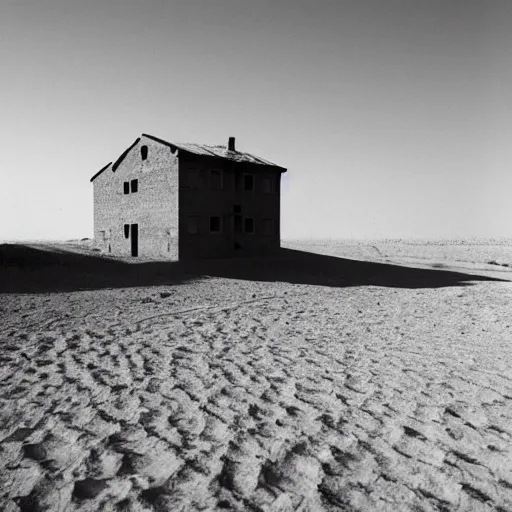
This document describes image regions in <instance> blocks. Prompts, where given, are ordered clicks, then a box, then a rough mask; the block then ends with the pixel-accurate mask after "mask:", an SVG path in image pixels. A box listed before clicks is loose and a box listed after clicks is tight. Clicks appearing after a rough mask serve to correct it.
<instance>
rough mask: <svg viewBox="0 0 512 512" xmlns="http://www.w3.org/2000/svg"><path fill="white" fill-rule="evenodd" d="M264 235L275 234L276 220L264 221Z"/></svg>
mask: <svg viewBox="0 0 512 512" xmlns="http://www.w3.org/2000/svg"><path fill="white" fill-rule="evenodd" d="M263 234H264V235H273V234H274V219H263Z"/></svg>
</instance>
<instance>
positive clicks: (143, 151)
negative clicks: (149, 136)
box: [140, 146, 148, 160]
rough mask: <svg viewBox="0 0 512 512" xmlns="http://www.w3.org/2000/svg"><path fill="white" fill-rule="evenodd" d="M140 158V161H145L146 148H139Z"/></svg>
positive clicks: (146, 155)
mask: <svg viewBox="0 0 512 512" xmlns="http://www.w3.org/2000/svg"><path fill="white" fill-rule="evenodd" d="M140 156H141V158H142V160H146V159H147V157H148V147H147V146H141V148H140Z"/></svg>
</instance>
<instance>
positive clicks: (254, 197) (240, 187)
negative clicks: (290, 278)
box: [91, 135, 286, 260]
mask: <svg viewBox="0 0 512 512" xmlns="http://www.w3.org/2000/svg"><path fill="white" fill-rule="evenodd" d="M230 146H231V148H230ZM285 171H286V169H284V168H282V167H279V166H277V165H275V164H272V163H270V162H268V161H266V160H263V159H261V158H258V157H254V156H253V155H250V154H248V153H241V152H238V151H235V149H234V139H230V141H229V144H228V147H224V146H203V145H197V144H173V143H169V142H166V141H162V140H160V139H157V138H155V137H152V136H150V135H143V136H142V137H141V138H139V139H137V140H136V141H135V143H134V144H132V146H130V148H128V150H126V151H125V152H124V153H123V154H122V155H121V157H120V158H119V159H118V160H117V161H116V162H115V163H114V164H109V165H108V166H106V167H105V168H103V169H102V170H101V171H100V172H99V173H97V174H96V175H95V176H93V178H92V179H91V181H92V182H93V185H94V236H95V241H96V245H97V246H98V247H99V248H100V249H101V250H102V251H104V252H108V253H110V254H113V255H120V256H138V257H142V258H150V259H170V260H178V259H179V260H189V259H196V258H212V257H234V256H237V257H238V256H252V255H261V254H269V253H272V252H274V251H276V250H277V249H278V248H279V246H280V190H281V174H282V173H283V172H285Z"/></svg>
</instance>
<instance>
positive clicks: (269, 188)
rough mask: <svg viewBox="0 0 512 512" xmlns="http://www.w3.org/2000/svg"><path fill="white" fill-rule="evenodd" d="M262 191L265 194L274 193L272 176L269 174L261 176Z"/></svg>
mask: <svg viewBox="0 0 512 512" xmlns="http://www.w3.org/2000/svg"><path fill="white" fill-rule="evenodd" d="M263 192H264V193H265V194H273V193H274V178H273V177H271V176H265V178H263Z"/></svg>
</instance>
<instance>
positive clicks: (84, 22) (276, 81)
mask: <svg viewBox="0 0 512 512" xmlns="http://www.w3.org/2000/svg"><path fill="white" fill-rule="evenodd" d="M0 64H1V72H0V73H1V80H0V98H1V99H0V109H1V110H0V141H1V142H0V148H1V153H2V159H1V162H0V175H1V176H2V185H1V186H0V219H1V220H0V239H3V240H22V239H53V240H55V239H70V238H82V237H91V236H92V233H93V215H92V212H93V210H92V184H91V183H90V182H89V179H90V178H91V177H92V176H93V175H94V174H95V173H96V172H97V171H98V170H99V169H100V168H102V167H103V166H104V165H105V164H107V163H108V162H110V161H112V160H115V159H116V158H117V157H118V156H119V155H120V154H121V153H122V151H123V150H124V149H125V148H126V147H128V146H129V145H130V144H131V143H132V142H133V141H134V140H135V139H136V138H137V137H138V136H139V135H140V134H141V133H144V132H145V133H150V134H152V135H155V136H157V137H159V138H163V139H166V140H170V141H176V142H198V143H204V144H225V143H227V139H228V137H230V136H234V137H236V145H237V149H239V150H241V151H247V152H250V153H253V154H256V155H258V156H262V157H263V158H266V159H268V160H271V161H273V162H275V163H277V164H279V165H281V166H283V167H286V168H287V169H288V172H287V173H286V174H285V175H284V178H283V183H282V219H281V234H282V237H283V238H333V239H335V238H462V237H512V199H511V197H512V194H511V192H512V169H511V164H512V2H510V0H202V1H200V0H167V1H164V0H146V1H143V2H142V1H141V2H135V1H132V0H122V1H121V0H102V1H95V0H37V1H36V0H33V1H30V2H27V1H26V0H2V1H1V2H0Z"/></svg>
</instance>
